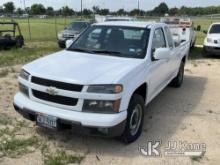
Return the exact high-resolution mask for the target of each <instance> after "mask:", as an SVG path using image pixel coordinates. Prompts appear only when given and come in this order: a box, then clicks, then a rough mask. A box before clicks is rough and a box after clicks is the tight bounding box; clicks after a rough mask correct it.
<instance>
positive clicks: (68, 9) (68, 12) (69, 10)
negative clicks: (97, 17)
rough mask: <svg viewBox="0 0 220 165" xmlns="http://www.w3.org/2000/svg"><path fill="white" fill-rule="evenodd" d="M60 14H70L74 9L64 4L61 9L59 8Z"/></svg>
mask: <svg viewBox="0 0 220 165" xmlns="http://www.w3.org/2000/svg"><path fill="white" fill-rule="evenodd" d="M61 14H62V15H63V16H71V15H73V14H74V11H73V9H70V8H69V7H68V6H64V7H63V8H62V9H61Z"/></svg>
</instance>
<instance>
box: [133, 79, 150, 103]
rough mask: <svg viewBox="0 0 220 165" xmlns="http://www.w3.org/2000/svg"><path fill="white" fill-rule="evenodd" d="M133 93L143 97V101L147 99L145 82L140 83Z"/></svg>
mask: <svg viewBox="0 0 220 165" xmlns="http://www.w3.org/2000/svg"><path fill="white" fill-rule="evenodd" d="M134 94H139V95H140V96H142V97H143V99H144V101H146V99H147V83H144V84H142V85H141V86H139V87H138V88H137V89H136V90H135V91H134Z"/></svg>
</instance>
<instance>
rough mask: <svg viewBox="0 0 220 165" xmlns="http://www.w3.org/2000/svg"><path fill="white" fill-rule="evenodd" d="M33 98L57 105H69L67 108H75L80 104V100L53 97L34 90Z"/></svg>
mask: <svg viewBox="0 0 220 165" xmlns="http://www.w3.org/2000/svg"><path fill="white" fill-rule="evenodd" d="M32 93H33V96H34V97H36V98H38V99H40V100H44V101H49V102H53V103H57V104H62V105H67V106H75V105H76V104H77V102H78V99H76V98H71V97H65V96H58V95H56V96H53V95H49V94H47V93H44V92H40V91H36V90H32Z"/></svg>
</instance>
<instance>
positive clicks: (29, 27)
mask: <svg viewBox="0 0 220 165" xmlns="http://www.w3.org/2000/svg"><path fill="white" fill-rule="evenodd" d="M24 11H25V13H26V14H28V16H27V17H28V32H29V39H30V40H31V38H32V37H31V25H30V15H29V13H28V11H27V10H26V2H25V0H24Z"/></svg>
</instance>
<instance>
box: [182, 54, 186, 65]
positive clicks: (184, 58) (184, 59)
mask: <svg viewBox="0 0 220 165" xmlns="http://www.w3.org/2000/svg"><path fill="white" fill-rule="evenodd" d="M182 61H183V62H184V64H185V63H186V56H184V57H183V59H182Z"/></svg>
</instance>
